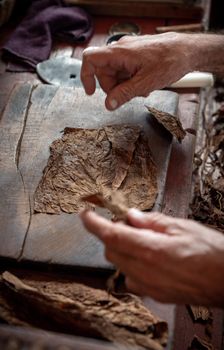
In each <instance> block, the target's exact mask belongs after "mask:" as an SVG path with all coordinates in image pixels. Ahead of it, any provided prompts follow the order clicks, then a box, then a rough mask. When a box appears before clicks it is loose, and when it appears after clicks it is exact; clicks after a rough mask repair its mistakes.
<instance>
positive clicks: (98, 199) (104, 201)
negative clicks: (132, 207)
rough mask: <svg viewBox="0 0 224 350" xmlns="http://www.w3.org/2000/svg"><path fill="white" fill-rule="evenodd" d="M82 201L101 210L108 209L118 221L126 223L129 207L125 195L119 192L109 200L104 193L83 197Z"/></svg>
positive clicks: (112, 194) (114, 193)
mask: <svg viewBox="0 0 224 350" xmlns="http://www.w3.org/2000/svg"><path fill="white" fill-rule="evenodd" d="M82 200H83V201H84V202H88V203H92V204H94V205H95V206H97V207H100V208H107V209H108V210H110V212H111V213H112V214H113V215H114V217H115V219H116V220H123V221H126V217H127V211H128V207H127V205H126V202H125V198H124V196H123V194H122V193H121V192H119V191H117V192H113V193H111V195H110V196H109V197H108V198H104V197H103V195H102V193H94V194H91V195H88V196H85V197H82Z"/></svg>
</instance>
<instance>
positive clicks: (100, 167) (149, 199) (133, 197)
mask: <svg viewBox="0 0 224 350" xmlns="http://www.w3.org/2000/svg"><path fill="white" fill-rule="evenodd" d="M50 152H51V154H50V158H49V160H48V164H47V166H46V168H45V170H44V174H43V177H42V179H41V181H40V183H39V185H38V187H37V190H36V192H35V196H34V210H35V211H36V212H42V213H51V214H59V213H60V212H61V211H64V212H67V213H74V212H78V211H79V210H80V209H81V208H83V207H86V204H85V203H83V202H82V201H81V200H80V199H81V197H84V196H87V195H89V194H91V193H97V192H100V193H102V194H103V196H104V197H105V198H107V197H109V196H110V194H111V192H113V191H116V190H118V189H119V190H121V191H122V193H123V194H124V196H125V197H126V198H127V205H128V206H129V207H133V206H134V207H138V208H139V209H150V208H151V207H152V206H153V204H154V202H155V199H156V196H157V169H156V166H155V164H154V162H153V160H152V156H151V152H150V148H149V144H148V141H147V140H146V139H145V137H144V136H143V134H142V130H141V128H140V127H139V126H133V125H112V126H106V127H103V128H101V129H74V128H66V129H65V130H64V135H63V137H62V138H61V139H58V140H56V141H54V142H53V143H52V145H51V148H50Z"/></svg>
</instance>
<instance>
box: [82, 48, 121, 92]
mask: <svg viewBox="0 0 224 350" xmlns="http://www.w3.org/2000/svg"><path fill="white" fill-rule="evenodd" d="M111 67H112V68H113V70H114V71H116V70H119V69H120V68H121V63H120V61H119V59H118V58H117V55H113V54H112V53H111V50H110V49H109V48H108V46H105V47H104V46H102V47H100V48H97V47H88V48H87V49H85V50H84V51H83V60H82V68H81V74H80V77H81V81H82V83H83V86H84V89H85V91H86V93H87V94H89V95H91V94H93V93H94V91H95V88H96V80H95V74H96V71H97V69H98V68H102V69H103V70H105V69H108V68H109V69H111Z"/></svg>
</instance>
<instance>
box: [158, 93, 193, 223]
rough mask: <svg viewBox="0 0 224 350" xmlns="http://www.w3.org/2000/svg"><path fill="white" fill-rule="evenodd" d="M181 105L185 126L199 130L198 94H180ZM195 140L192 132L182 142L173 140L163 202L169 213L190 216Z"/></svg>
mask: <svg viewBox="0 0 224 350" xmlns="http://www.w3.org/2000/svg"><path fill="white" fill-rule="evenodd" d="M180 105H181V109H180V110H179V116H180V120H181V121H182V124H183V126H184V128H191V129H195V130H197V122H198V119H197V117H198V108H199V100H198V95H197V94H182V95H180ZM195 141H196V137H195V136H194V135H191V134H187V136H186V137H185V139H184V140H183V141H182V144H179V143H178V142H177V141H175V140H173V148H172V152H171V158H170V164H169V168H168V173H167V180H166V188H165V194H164V202H163V212H164V213H165V214H167V215H171V216H176V217H182V218H186V217H187V216H188V210H189V203H190V201H191V183H192V171H193V168H192V167H193V157H194V150H195ZM177 165H178V166H177ZM177 193H178V198H177Z"/></svg>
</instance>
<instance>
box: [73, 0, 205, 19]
mask: <svg viewBox="0 0 224 350" xmlns="http://www.w3.org/2000/svg"><path fill="white" fill-rule="evenodd" d="M66 2H67V3H68V4H73V5H78V6H82V7H83V8H85V9H86V10H88V11H89V12H90V13H91V14H94V15H113V16H123V15H124V14H125V16H131V17H132V16H135V17H150V18H182V19H191V20H201V18H202V15H203V6H202V5H201V3H200V4H199V5H198V4H196V5H195V4H193V5H192V4H187V3H184V4H183V3H173V2H172V1H170V2H169V3H166V2H160V1H156V2H151V1H150V2H148V1H147V2H145V1H144V0H142V1H135V2H133V1H119V0H117V1H113V2H112V1H108V0H103V1H100V0H66Z"/></svg>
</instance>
